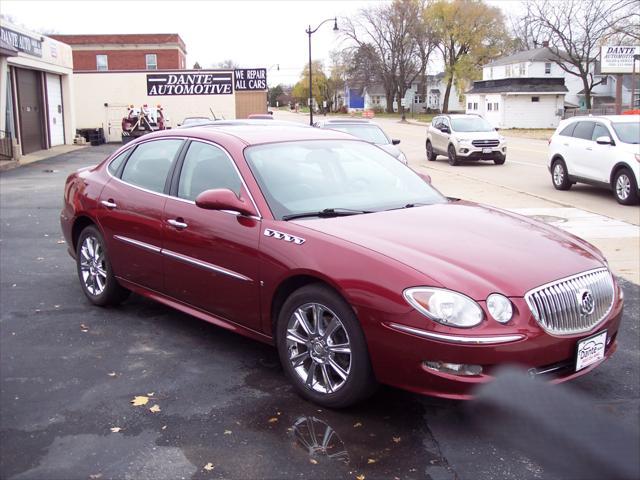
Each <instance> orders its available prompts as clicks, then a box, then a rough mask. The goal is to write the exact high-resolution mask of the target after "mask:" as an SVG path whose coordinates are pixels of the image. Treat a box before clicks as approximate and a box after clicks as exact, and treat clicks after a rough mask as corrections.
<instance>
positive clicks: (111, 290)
mask: <svg viewBox="0 0 640 480" xmlns="http://www.w3.org/2000/svg"><path fill="white" fill-rule="evenodd" d="M76 267H77V270H78V278H79V279H80V285H81V286H82V291H83V292H84V294H85V295H86V297H87V298H88V299H89V301H90V302H91V303H93V304H94V305H99V306H101V307H104V306H107V305H117V304H119V303H121V302H122V301H123V300H125V299H126V298H127V297H128V296H129V293H130V292H129V291H128V290H126V289H125V288H123V287H122V286H120V284H119V283H118V281H117V280H116V277H115V276H114V275H113V270H112V269H111V263H110V262H109V257H108V256H107V250H106V248H105V243H104V238H103V237H102V234H101V233H100V231H99V230H98V229H97V228H96V227H95V226H93V225H91V226H88V227H86V228H85V229H84V230H82V233H80V237H79V238H78V246H77V247H76Z"/></svg>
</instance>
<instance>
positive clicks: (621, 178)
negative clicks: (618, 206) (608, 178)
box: [616, 173, 631, 201]
mask: <svg viewBox="0 0 640 480" xmlns="http://www.w3.org/2000/svg"><path fill="white" fill-rule="evenodd" d="M629 194H631V180H629V177H628V176H627V175H626V174H624V173H623V174H621V175H618V180H617V181H616V195H617V196H618V198H619V199H620V200H622V201H625V200H627V198H629Z"/></svg>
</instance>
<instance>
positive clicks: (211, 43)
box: [0, 0, 519, 86]
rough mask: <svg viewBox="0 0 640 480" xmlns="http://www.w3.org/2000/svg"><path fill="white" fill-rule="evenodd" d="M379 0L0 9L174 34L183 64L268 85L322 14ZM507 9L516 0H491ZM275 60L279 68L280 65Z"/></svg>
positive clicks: (316, 41) (13, 0) (85, 30)
mask: <svg viewBox="0 0 640 480" xmlns="http://www.w3.org/2000/svg"><path fill="white" fill-rule="evenodd" d="M380 3H382V2H381V1H371V0H370V1H361V0H340V1H336V0H322V1H316V0H306V1H304V0H299V1H281V0H278V1H275V0H263V1H256V0H237V1H228V0H209V1H206V0H200V1H192V0H186V1H179V0H155V1H151V0H128V1H127V0H118V1H113V0H112V1H98V0H92V1H88V0H86V1H68V0H64V1H55V0H53V1H36V0H33V1H32V0H2V2H1V4H0V13H2V14H4V15H8V16H10V17H12V19H13V20H14V21H15V22H16V23H17V24H19V25H22V26H24V27H26V28H28V29H31V30H35V31H44V32H54V33H59V34H91V33H94V34H98V33H178V34H180V36H181V37H182V39H183V40H184V42H185V44H186V46H187V67H188V68H191V67H192V66H193V64H194V63H195V62H196V61H197V62H198V63H199V64H200V65H201V66H202V67H203V68H207V67H215V66H216V65H217V63H218V62H221V61H223V60H227V59H231V60H233V61H234V62H235V63H236V64H238V65H240V66H241V67H245V68H250V67H255V68H258V67H262V68H267V69H268V72H267V78H268V83H269V85H270V86H273V85H277V84H278V83H283V84H290V85H292V84H294V83H296V81H297V80H298V79H299V78H300V73H301V71H302V69H303V68H305V65H306V64H307V58H308V37H307V34H306V33H305V29H306V28H308V26H309V25H310V24H311V27H312V29H313V28H315V27H316V26H317V25H318V24H319V23H320V22H322V21H323V20H325V19H327V18H333V17H335V16H337V17H338V28H339V27H340V22H339V20H340V17H350V16H354V15H356V14H357V12H358V10H360V9H362V8H365V7H367V6H371V5H376V4H380ZM487 3H489V4H491V5H494V6H499V7H501V8H502V10H503V11H504V12H505V13H510V12H511V11H513V10H514V9H517V8H518V4H519V2H518V1H517V0H502V1H501V0H492V1H489V2H487ZM344 45H345V40H344V39H343V38H342V37H341V36H340V35H339V34H335V33H334V32H333V22H327V23H326V24H324V25H322V26H321V27H320V29H318V31H317V32H316V33H314V34H313V35H312V57H313V59H314V60H322V61H324V62H325V65H328V63H329V61H328V59H329V52H331V51H332V50H339V49H341V48H344ZM278 66H279V69H278Z"/></svg>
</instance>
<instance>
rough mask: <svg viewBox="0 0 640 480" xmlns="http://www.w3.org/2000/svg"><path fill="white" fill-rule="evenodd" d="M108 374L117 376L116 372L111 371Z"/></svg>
mask: <svg viewBox="0 0 640 480" xmlns="http://www.w3.org/2000/svg"><path fill="white" fill-rule="evenodd" d="M107 375H109V376H110V377H115V376H116V372H109V373H107Z"/></svg>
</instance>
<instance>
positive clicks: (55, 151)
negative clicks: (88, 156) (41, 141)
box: [0, 145, 90, 171]
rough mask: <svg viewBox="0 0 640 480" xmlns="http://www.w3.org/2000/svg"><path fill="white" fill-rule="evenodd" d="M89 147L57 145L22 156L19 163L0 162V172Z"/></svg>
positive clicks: (13, 161) (12, 161)
mask: <svg viewBox="0 0 640 480" xmlns="http://www.w3.org/2000/svg"><path fill="white" fill-rule="evenodd" d="M89 146H90V145H58V146H56V147H52V148H50V149H48V150H38V151H37V152H33V153H29V154H27V155H23V156H22V157H20V160H19V161H15V160H11V161H6V162H1V163H0V171H2V170H11V169H13V168H17V167H20V166H22V165H28V164H30V163H33V162H39V161H40V160H46V159H47V158H51V157H56V156H58V155H62V154H64V153H69V152H73V151H76V150H80V149H82V148H86V147H89Z"/></svg>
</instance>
